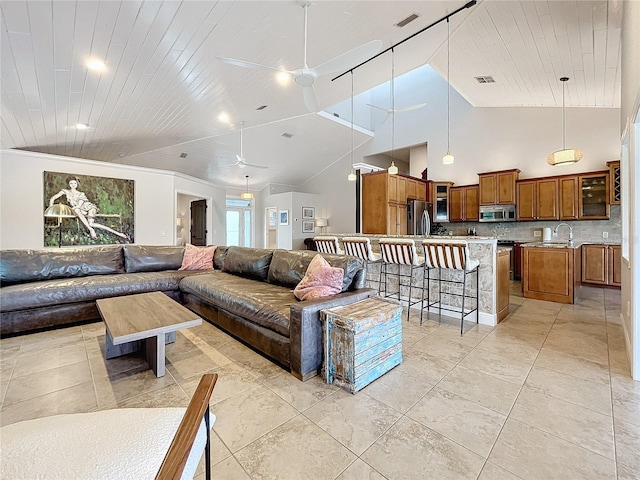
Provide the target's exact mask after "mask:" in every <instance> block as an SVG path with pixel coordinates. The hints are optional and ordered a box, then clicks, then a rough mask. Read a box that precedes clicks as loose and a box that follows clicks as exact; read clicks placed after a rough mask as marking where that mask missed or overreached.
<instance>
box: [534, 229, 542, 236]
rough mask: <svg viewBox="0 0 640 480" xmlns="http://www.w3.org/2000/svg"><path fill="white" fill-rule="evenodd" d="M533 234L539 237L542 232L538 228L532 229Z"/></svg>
mask: <svg viewBox="0 0 640 480" xmlns="http://www.w3.org/2000/svg"><path fill="white" fill-rule="evenodd" d="M533 236H534V237H541V236H542V232H541V231H540V230H534V231H533Z"/></svg>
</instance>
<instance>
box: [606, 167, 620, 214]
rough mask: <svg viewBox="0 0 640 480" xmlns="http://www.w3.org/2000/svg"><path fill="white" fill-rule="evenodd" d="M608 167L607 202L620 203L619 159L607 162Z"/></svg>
mask: <svg viewBox="0 0 640 480" xmlns="http://www.w3.org/2000/svg"><path fill="white" fill-rule="evenodd" d="M607 166H608V167H609V203H610V204H611V205H620V193H621V189H620V160H614V161H613V162H607Z"/></svg>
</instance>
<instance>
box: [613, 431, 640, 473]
mask: <svg viewBox="0 0 640 480" xmlns="http://www.w3.org/2000/svg"><path fill="white" fill-rule="evenodd" d="M614 430H615V436H616V458H617V461H618V467H619V468H618V478H633V477H629V476H628V473H631V472H634V474H635V478H638V476H640V426H638V425H634V424H631V423H625V422H622V421H619V420H616V421H615V426H614ZM621 472H624V475H621V474H620V473H621Z"/></svg>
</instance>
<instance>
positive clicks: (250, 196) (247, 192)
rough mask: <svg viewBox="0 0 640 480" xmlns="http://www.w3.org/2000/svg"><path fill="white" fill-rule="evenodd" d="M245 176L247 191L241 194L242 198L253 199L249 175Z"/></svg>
mask: <svg viewBox="0 0 640 480" xmlns="http://www.w3.org/2000/svg"><path fill="white" fill-rule="evenodd" d="M244 178H246V179H247V191H246V192H242V193H241V194H240V198H241V199H242V200H251V199H252V198H253V193H251V192H250V191H249V175H245V176H244Z"/></svg>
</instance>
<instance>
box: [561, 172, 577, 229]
mask: <svg viewBox="0 0 640 480" xmlns="http://www.w3.org/2000/svg"><path fill="white" fill-rule="evenodd" d="M558 193H559V194H558V197H559V199H560V220H578V204H579V202H578V176H577V175H569V176H566V177H560V178H559V179H558Z"/></svg>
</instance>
